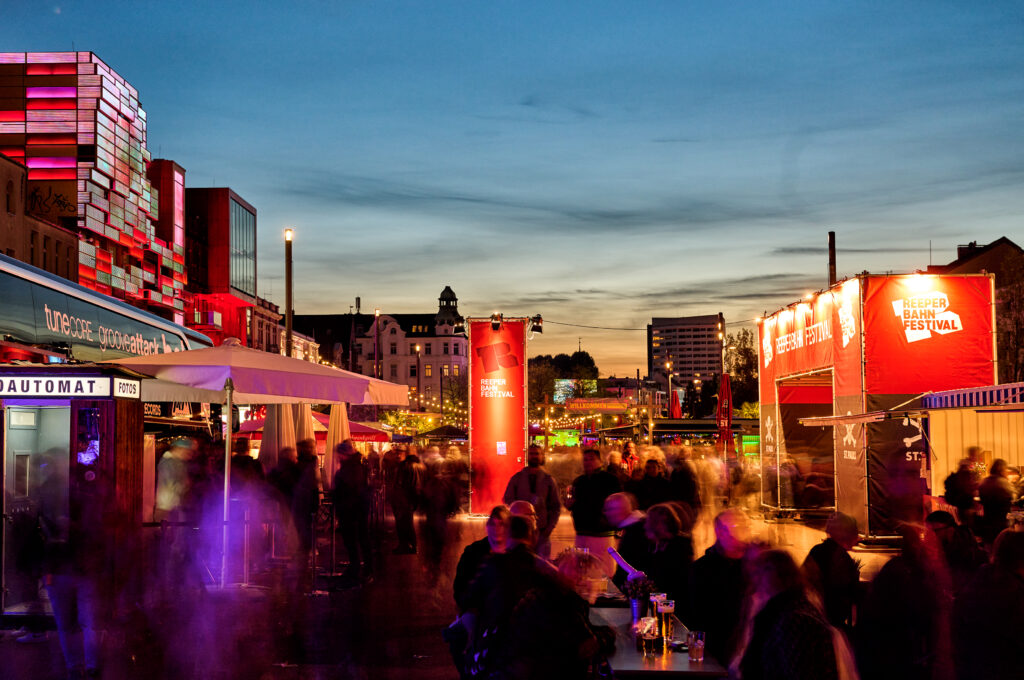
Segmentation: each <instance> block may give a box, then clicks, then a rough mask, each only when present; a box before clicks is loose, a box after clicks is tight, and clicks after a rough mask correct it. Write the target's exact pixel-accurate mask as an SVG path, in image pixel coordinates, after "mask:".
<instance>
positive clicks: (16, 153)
mask: <svg viewBox="0 0 1024 680" xmlns="http://www.w3.org/2000/svg"><path fill="white" fill-rule="evenodd" d="M0 153H2V154H3V155H5V156H7V157H8V158H24V156H25V150H24V149H22V148H21V147H17V146H0Z"/></svg>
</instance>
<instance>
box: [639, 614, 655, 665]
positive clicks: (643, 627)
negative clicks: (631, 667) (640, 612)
mask: <svg viewBox="0 0 1024 680" xmlns="http://www.w3.org/2000/svg"><path fill="white" fill-rule="evenodd" d="M637 632H638V633H639V634H640V640H641V642H642V644H643V651H644V656H651V655H653V654H654V647H655V641H656V640H657V639H658V619H656V618H655V617H653V616H645V617H644V618H642V619H640V625H639V629H638V631H637Z"/></svg>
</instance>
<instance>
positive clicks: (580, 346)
mask: <svg viewBox="0 0 1024 680" xmlns="http://www.w3.org/2000/svg"><path fill="white" fill-rule="evenodd" d="M576 341H577V342H576V351H577V352H582V351H583V338H582V337H578V338H576Z"/></svg>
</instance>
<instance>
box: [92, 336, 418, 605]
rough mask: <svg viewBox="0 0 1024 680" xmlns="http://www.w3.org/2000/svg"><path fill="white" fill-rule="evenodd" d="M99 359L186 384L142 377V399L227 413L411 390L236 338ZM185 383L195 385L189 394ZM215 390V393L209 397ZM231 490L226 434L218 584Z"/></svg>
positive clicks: (401, 397) (394, 397) (404, 394)
mask: <svg viewBox="0 0 1024 680" xmlns="http://www.w3.org/2000/svg"><path fill="white" fill-rule="evenodd" d="M101 363H109V364H117V365H119V366H124V367H126V368H131V369H133V370H136V371H138V372H139V373H144V374H146V375H150V376H153V377H154V378H157V379H159V380H161V381H165V382H169V383H178V385H179V386H181V385H184V386H186V389H181V388H174V389H173V390H172V389H171V388H170V386H169V385H166V384H164V385H163V387H164V389H165V390H166V392H165V395H169V393H170V392H172V391H173V392H174V393H175V394H174V396H173V397H172V398H164V399H158V398H157V397H156V396H155V395H157V394H159V388H160V386H159V385H158V386H151V387H150V388H149V392H148V393H147V389H146V387H145V383H146V382H148V381H143V392H142V395H143V399H154V400H161V401H205V402H208V403H223V404H225V406H226V409H225V412H226V413H228V414H230V413H231V406H232V403H233V402H234V401H235V400H238V401H239V402H241V403H250V404H251V403H263V404H266V403H272V402H278V403H280V402H285V403H299V402H311V403H333V402H341V401H344V402H349V403H352V404H393V405H397V406H407V405H408V404H409V389H408V388H407V387H406V386H405V385H396V384H394V383H389V382H385V381H383V380H377V379H375V378H370V377H368V376H365V375H359V374H358V373H350V372H349V371H343V370H341V369H338V368H332V367H330V366H323V365H321V364H314V363H312V362H310V361H303V360H301V359H293V358H291V357H286V356H283V355H280V354H271V353H270V352H261V351H260V350H256V349H249V348H247V347H242V346H241V344H239V342H238V340H237V339H235V338H228V339H227V340H225V341H224V344H222V345H219V346H217V347H204V348H203V349H193V350H187V351H184V352H169V353H165V354H151V355H148V356H141V357H128V358H124V359H115V360H112V361H105V362H101ZM187 388H197V389H198V391H195V392H192V393H190V392H189V391H188V389H187ZM214 395H216V396H217V398H212V397H213V396H214ZM230 493H231V437H230V436H229V437H225V438H224V549H223V550H222V553H223V555H222V564H221V586H222V587H223V586H224V578H225V573H226V571H227V568H226V567H227V545H228V499H229V497H230Z"/></svg>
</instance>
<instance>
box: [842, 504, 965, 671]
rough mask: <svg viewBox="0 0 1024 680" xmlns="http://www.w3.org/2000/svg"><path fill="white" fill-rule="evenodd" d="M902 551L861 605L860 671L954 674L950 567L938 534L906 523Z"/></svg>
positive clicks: (856, 634)
mask: <svg viewBox="0 0 1024 680" xmlns="http://www.w3.org/2000/svg"><path fill="white" fill-rule="evenodd" d="M900 533H901V534H902V536H903V550H902V552H901V554H900V555H897V556H896V557H893V558H892V559H891V560H889V561H888V562H886V563H885V565H884V566H883V567H882V569H881V570H880V571H879V572H878V575H877V576H875V578H874V580H873V581H872V582H871V584H870V587H869V589H868V594H867V596H866V597H865V599H864V604H863V606H862V607H860V608H859V609H858V614H857V626H856V628H855V629H854V639H855V644H856V647H857V651H858V661H859V665H860V670H861V674H862V675H863V677H865V678H872V679H874V678H879V679H880V680H886V679H889V678H891V679H892V680H897V679H899V680H935V679H938V678H942V679H947V678H951V677H952V676H953V663H952V657H951V651H950V646H951V640H950V613H951V612H950V610H951V606H952V601H953V592H952V584H951V579H950V577H949V571H948V569H947V567H946V562H945V559H944V558H943V556H942V549H941V547H940V546H939V541H938V539H937V538H936V536H935V534H934V533H933V532H932V531H931V530H930V529H928V528H927V527H923V526H921V525H918V524H907V525H904V526H903V527H902V528H901V530H900Z"/></svg>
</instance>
